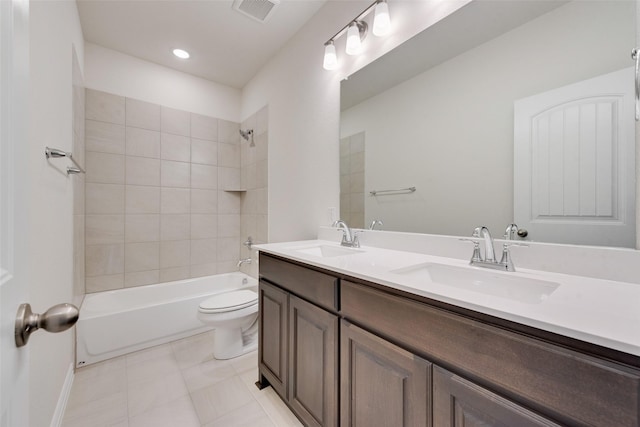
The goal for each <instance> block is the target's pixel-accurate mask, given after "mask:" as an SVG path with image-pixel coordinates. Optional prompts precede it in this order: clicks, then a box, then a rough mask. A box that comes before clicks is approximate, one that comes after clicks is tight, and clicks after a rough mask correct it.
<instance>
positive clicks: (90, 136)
mask: <svg viewBox="0 0 640 427" xmlns="http://www.w3.org/2000/svg"><path fill="white" fill-rule="evenodd" d="M124 143H125V128H124V126H122V125H117V124H113V123H105V122H98V121H95V120H87V121H86V127H85V149H86V150H87V151H98V152H101V153H112V154H124ZM74 157H75V156H74Z"/></svg>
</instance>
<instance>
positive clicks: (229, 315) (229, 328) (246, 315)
mask: <svg viewBox="0 0 640 427" xmlns="http://www.w3.org/2000/svg"><path fill="white" fill-rule="evenodd" d="M198 319H199V320H200V321H201V322H202V323H204V324H206V325H209V326H212V327H213V328H215V332H214V334H215V335H214V340H213V357H215V358H216V359H232V358H234V357H238V356H241V355H243V354H245V353H248V352H250V351H253V350H255V349H256V348H258V294H257V293H256V292H254V291H252V290H248V289H241V290H237V291H232V292H224V293H221V294H217V295H214V296H212V297H210V298H207V299H205V300H204V301H202V302H201V303H200V306H199V308H198Z"/></svg>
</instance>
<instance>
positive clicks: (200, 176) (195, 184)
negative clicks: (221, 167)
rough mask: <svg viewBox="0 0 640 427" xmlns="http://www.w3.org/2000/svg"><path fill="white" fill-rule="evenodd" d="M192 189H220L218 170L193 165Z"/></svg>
mask: <svg viewBox="0 0 640 427" xmlns="http://www.w3.org/2000/svg"><path fill="white" fill-rule="evenodd" d="M191 188H207V189H216V188H218V168H217V167H216V166H208V165H196V164H192V165H191Z"/></svg>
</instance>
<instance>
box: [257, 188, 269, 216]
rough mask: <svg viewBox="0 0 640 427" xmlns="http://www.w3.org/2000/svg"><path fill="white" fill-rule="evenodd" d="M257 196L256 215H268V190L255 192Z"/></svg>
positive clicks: (261, 189) (263, 189)
mask: <svg viewBox="0 0 640 427" xmlns="http://www.w3.org/2000/svg"><path fill="white" fill-rule="evenodd" d="M255 194H256V213H257V214H262V215H267V214H268V213H269V212H268V208H269V206H268V201H267V189H266V188H259V189H257V190H255Z"/></svg>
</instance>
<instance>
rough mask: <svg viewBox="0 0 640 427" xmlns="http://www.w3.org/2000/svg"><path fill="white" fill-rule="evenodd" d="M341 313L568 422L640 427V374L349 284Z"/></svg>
mask: <svg viewBox="0 0 640 427" xmlns="http://www.w3.org/2000/svg"><path fill="white" fill-rule="evenodd" d="M341 306H342V314H343V315H344V317H345V318H346V319H348V320H351V321H353V322H354V323H357V324H360V325H362V326H365V327H367V328H368V329H370V330H372V331H373V332H375V333H378V334H380V335H382V336H383V337H386V338H388V339H390V340H392V341H394V342H396V343H399V344H400V345H403V346H405V347H406V348H409V349H411V350H413V351H416V352H417V353H419V354H423V355H426V356H427V357H428V358H430V359H431V360H433V361H434V362H436V363H439V364H442V365H445V366H448V367H452V369H455V370H457V371H458V372H460V373H462V374H463V375H464V376H466V377H469V378H472V379H474V380H476V381H478V382H480V383H481V384H483V385H486V386H489V387H490V388H492V389H493V390H495V391H497V392H498V393H500V394H502V395H504V396H506V397H509V398H512V399H514V400H515V401H518V402H520V403H522V404H524V405H525V406H528V407H530V408H532V409H534V410H536V411H540V412H542V413H546V414H548V415H549V416H550V417H551V418H554V419H557V420H559V421H562V422H563V423H566V424H569V425H576V424H583V425H584V424H586V425H592V426H638V419H639V417H640V372H639V371H638V370H637V369H633V368H630V367H627V366H624V365H620V364H617V363H613V362H608V361H605V360H600V359H596V358H595V357H591V356H588V355H585V354H582V353H578V352H576V351H573V350H568V349H565V348H562V347H559V346H557V345H553V344H550V343H547V342H544V341H541V340H538V339H535V338H532V337H528V336H525V335H522V334H518V333H515V332H512V331H508V330H505V329H501V328H497V327H495V326H492V325H489V324H486V323H482V322H479V321H477V320H473V319H470V318H467V317H463V316H461V315H457V314H454V313H451V312H448V311H445V310H442V309H439V308H435V307H432V306H430V305H428V304H426V303H422V302H418V301H414V300H410V299H406V298H401V297H398V296H395V295H391V294H388V293H386V292H382V291H379V290H376V289H372V288H369V287H367V286H363V285H358V284H355V283H351V282H348V281H344V280H343V281H342V284H341Z"/></svg>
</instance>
